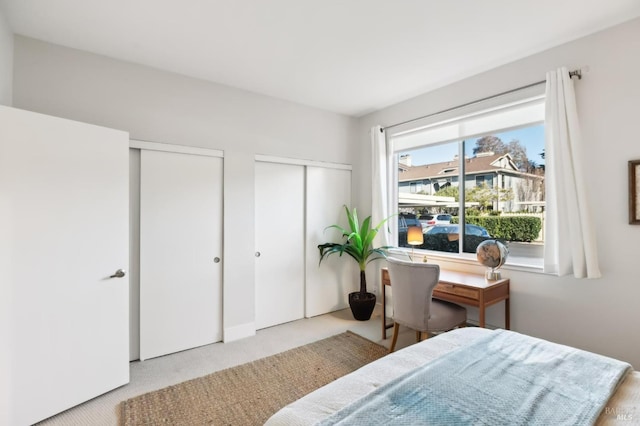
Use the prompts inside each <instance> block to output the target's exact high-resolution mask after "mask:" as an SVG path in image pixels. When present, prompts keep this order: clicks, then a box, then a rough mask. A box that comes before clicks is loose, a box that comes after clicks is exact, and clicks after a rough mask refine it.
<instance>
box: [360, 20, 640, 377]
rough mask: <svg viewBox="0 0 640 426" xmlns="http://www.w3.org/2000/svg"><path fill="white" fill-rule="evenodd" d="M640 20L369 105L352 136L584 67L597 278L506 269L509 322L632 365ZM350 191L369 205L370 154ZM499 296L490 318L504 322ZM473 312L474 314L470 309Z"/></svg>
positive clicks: (639, 359) (636, 353) (363, 140)
mask: <svg viewBox="0 0 640 426" xmlns="http://www.w3.org/2000/svg"><path fill="white" fill-rule="evenodd" d="M638 52H640V19H636V20H633V21H630V22H627V23H625V24H622V25H619V26H617V27H614V28H611V29H609V30H606V31H603V32H601V33H597V34H595V35H592V36H589V37H585V38H583V39H579V40H577V41H574V42H571V43H568V44H565V45H562V46H560V47H557V48H554V49H551V50H548V51H546V52H543V53H540V54H536V55H533V56H531V57H528V58H525V59H523V60H520V61H517V62H514V63H512V64H509V65H506V66H503V67H500V68H497V69H494V70H492V71H489V72H486V73H482V74H479V75H477V76H474V77H472V78H469V79H466V80H463V81H461V82H459V83H456V84H453V85H450V86H448V87H445V88H442V89H440V90H436V91H433V92H430V93H426V94H424V95H422V96H419V97H416V98H414V99H411V100H408V101H405V102H402V103H399V104H396V105H394V106H391V107H389V108H385V109H384V110H381V111H379V112H377V113H373V114H370V115H368V116H365V117H363V118H361V119H360V121H359V145H358V146H357V147H354V149H359V150H361V151H362V152H366V153H370V151H371V150H370V148H369V147H370V142H369V128H370V127H371V126H373V125H375V124H380V125H383V126H388V125H392V124H395V123H399V122H402V121H405V120H409V119H412V118H416V117H420V116H424V115H427V114H430V113H433V112H437V111H440V110H443V109H446V108H450V107H454V106H456V105H461V104H464V103H466V102H470V101H473V100H476V99H480V98H483V97H485V96H491V95H492V94H496V93H499V92H503V91H506V90H509V89H512V88H516V87H520V86H523V85H526V84H528V83H532V82H536V81H540V80H544V77H545V73H546V71H548V70H551V69H555V68H557V67H559V66H563V65H566V66H567V67H569V69H574V68H585V67H588V71H587V72H586V73H584V77H583V79H582V80H580V81H575V87H576V96H577V98H578V99H577V100H578V108H579V113H580V117H581V122H582V131H583V138H584V152H585V158H584V160H585V170H586V171H587V176H586V180H587V188H589V189H590V190H591V191H590V194H589V195H590V196H591V206H590V207H591V208H592V209H593V217H594V219H595V221H596V223H597V225H598V226H597V238H598V243H599V251H598V252H599V256H600V263H601V265H600V266H601V269H602V273H603V277H602V278H601V279H597V280H576V279H574V278H573V277H562V278H558V277H552V276H546V275H542V274H535V273H526V272H518V271H504V272H503V274H504V275H505V276H508V277H509V278H511V295H512V302H511V312H512V314H511V324H512V328H513V329H514V330H516V331H519V332H523V333H527V334H531V335H534V336H539V337H542V338H546V339H549V340H552V341H556V342H560V343H564V344H569V345H573V346H577V347H581V348H584V349H588V350H592V351H595V352H598V353H602V354H606V355H609V356H613V357H617V358H621V359H624V360H627V361H629V362H631V363H632V364H633V365H634V366H635V368H636V369H640V338H638V332H637V327H638V320H639V319H640V314H638V312H639V310H638V305H637V302H635V301H636V300H639V299H640V278H639V277H638V263H639V262H640V243H639V242H640V226H631V225H628V204H627V201H628V187H627V161H629V160H634V159H640V140H639V139H638V127H637V126H638V119H639V118H640V115H639V114H640V113H639V111H640V108H639V106H638V105H639V103H640V78H639V77H640V55H638ZM354 161H355V162H354V194H355V196H356V197H355V200H354V201H355V203H356V204H357V205H358V206H363V207H364V206H366V207H367V208H370V207H369V206H370V203H371V198H370V194H371V186H370V180H371V171H370V169H371V167H370V162H371V157H370V154H367V155H365V156H362V157H358V156H355V155H354ZM501 309H502V305H497V306H496V307H495V308H490V312H489V314H490V315H489V318H488V321H489V322H490V323H493V324H498V325H501V324H502V311H501ZM474 314H475V313H472V315H474Z"/></svg>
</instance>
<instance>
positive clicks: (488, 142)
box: [473, 135, 529, 171]
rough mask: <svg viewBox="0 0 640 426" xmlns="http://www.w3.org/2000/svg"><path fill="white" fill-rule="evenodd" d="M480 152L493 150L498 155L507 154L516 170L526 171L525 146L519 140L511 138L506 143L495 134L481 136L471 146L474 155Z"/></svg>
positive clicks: (527, 162) (527, 161) (527, 165)
mask: <svg viewBox="0 0 640 426" xmlns="http://www.w3.org/2000/svg"><path fill="white" fill-rule="evenodd" d="M482 152H493V153H494V154H499V155H502V154H509V155H510V156H511V159H512V160H513V162H514V164H515V165H516V167H517V168H518V170H522V171H526V170H527V169H528V168H529V159H528V158H527V148H526V147H524V146H522V144H521V143H520V141H519V140H516V139H513V140H512V141H511V142H509V143H508V144H505V143H504V142H503V141H502V139H500V138H499V137H497V136H493V135H490V136H483V137H481V138H480V139H478V140H476V146H475V147H474V148H473V154H474V155H477V154H479V153H482Z"/></svg>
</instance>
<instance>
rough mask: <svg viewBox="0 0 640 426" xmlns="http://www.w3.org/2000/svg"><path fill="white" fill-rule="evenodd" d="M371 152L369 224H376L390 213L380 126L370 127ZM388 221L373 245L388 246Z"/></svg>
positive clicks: (385, 145)
mask: <svg viewBox="0 0 640 426" xmlns="http://www.w3.org/2000/svg"><path fill="white" fill-rule="evenodd" d="M371 147H372V149H371V152H372V155H371V157H372V164H371V174H372V178H373V180H372V196H371V225H372V226H376V225H377V224H379V223H380V222H382V221H383V220H384V219H386V218H388V217H389V215H390V207H389V192H388V188H389V186H388V184H389V171H390V167H389V155H388V154H387V153H388V149H387V138H386V134H385V131H384V129H383V128H382V127H381V126H374V127H372V128H371ZM390 226H391V224H390V223H388V222H387V223H386V224H385V225H384V226H383V227H382V228H381V229H380V232H378V235H377V236H376V238H375V240H374V241H373V244H374V247H382V246H390V245H391V244H390V239H391V236H390V234H389V227H390Z"/></svg>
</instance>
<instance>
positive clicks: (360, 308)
mask: <svg viewBox="0 0 640 426" xmlns="http://www.w3.org/2000/svg"><path fill="white" fill-rule="evenodd" d="M349 307H350V308H351V313H352V314H353V317H354V318H355V319H357V320H358V321H368V320H369V319H370V318H371V314H372V313H373V308H375V307H376V295H375V294H373V293H360V292H359V291H356V292H354V293H349Z"/></svg>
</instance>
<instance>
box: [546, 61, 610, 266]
mask: <svg viewBox="0 0 640 426" xmlns="http://www.w3.org/2000/svg"><path fill="white" fill-rule="evenodd" d="M545 139H546V148H545V163H546V173H545V181H546V201H547V202H546V205H547V208H546V232H545V248H544V249H545V252H544V271H545V272H549V273H553V274H557V275H560V276H562V275H567V274H570V273H571V272H572V271H573V275H574V276H575V277H576V278H584V277H587V278H599V277H600V276H601V275H600V269H599V267H598V253H597V247H596V239H595V231H594V227H593V223H592V220H591V215H590V212H589V203H588V201H587V188H586V186H585V182H584V178H583V177H584V173H583V166H582V156H581V155H582V154H581V152H582V150H583V149H584V146H583V145H582V141H581V139H580V125H579V122H578V112H577V108H576V100H575V92H574V89H573V81H572V80H571V78H570V77H569V71H568V70H567V68H564V67H562V68H559V69H558V70H556V71H549V72H548V73H547V87H546V101H545Z"/></svg>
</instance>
